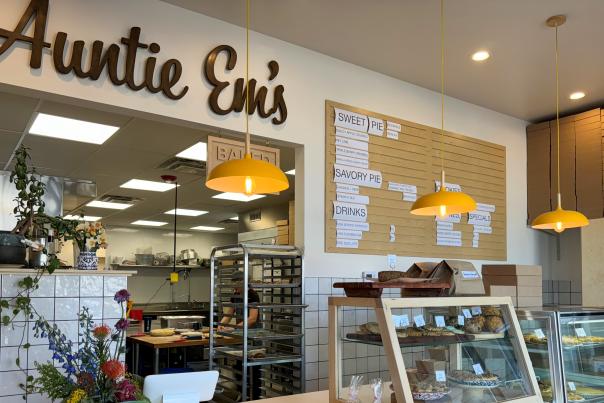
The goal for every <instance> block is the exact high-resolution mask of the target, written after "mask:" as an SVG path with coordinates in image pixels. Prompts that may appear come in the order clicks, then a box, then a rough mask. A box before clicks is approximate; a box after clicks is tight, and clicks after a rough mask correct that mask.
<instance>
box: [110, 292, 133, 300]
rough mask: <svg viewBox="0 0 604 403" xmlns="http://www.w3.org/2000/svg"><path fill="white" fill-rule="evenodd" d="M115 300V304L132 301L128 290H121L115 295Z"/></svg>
mask: <svg viewBox="0 0 604 403" xmlns="http://www.w3.org/2000/svg"><path fill="white" fill-rule="evenodd" d="M113 299H114V300H115V302H119V303H122V302H126V301H128V300H129V299H130V293H129V292H128V290H119V291H118V292H116V293H115V296H114V297H113Z"/></svg>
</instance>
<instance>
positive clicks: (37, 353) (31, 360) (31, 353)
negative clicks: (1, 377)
mask: <svg viewBox="0 0 604 403" xmlns="http://www.w3.org/2000/svg"><path fill="white" fill-rule="evenodd" d="M48 361H52V350H50V349H49V348H48V346H31V347H30V348H29V349H28V351H27V368H35V367H36V362H37V363H39V364H43V363H46V362H48Z"/></svg>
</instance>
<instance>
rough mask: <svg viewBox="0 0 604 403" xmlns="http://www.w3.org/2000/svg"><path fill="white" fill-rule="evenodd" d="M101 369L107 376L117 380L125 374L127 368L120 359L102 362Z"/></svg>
mask: <svg viewBox="0 0 604 403" xmlns="http://www.w3.org/2000/svg"><path fill="white" fill-rule="evenodd" d="M101 371H102V372H103V374H105V376H106V377H107V378H109V379H112V380H116V379H118V378H120V377H122V376H123V375H124V373H125V372H126V368H124V364H122V363H121V362H119V361H118V360H109V361H106V362H104V363H102V364H101Z"/></svg>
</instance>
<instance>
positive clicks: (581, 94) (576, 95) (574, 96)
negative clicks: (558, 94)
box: [569, 91, 585, 101]
mask: <svg viewBox="0 0 604 403" xmlns="http://www.w3.org/2000/svg"><path fill="white" fill-rule="evenodd" d="M584 97H585V93H584V92H583V91H577V92H573V93H572V94H570V96H569V98H570V99H572V100H573V101H576V100H577V99H581V98H584Z"/></svg>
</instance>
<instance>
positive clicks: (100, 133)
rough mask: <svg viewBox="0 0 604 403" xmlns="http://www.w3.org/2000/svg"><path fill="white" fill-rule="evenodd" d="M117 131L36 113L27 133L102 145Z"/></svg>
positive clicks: (90, 123)
mask: <svg viewBox="0 0 604 403" xmlns="http://www.w3.org/2000/svg"><path fill="white" fill-rule="evenodd" d="M119 129H120V128H119V127H116V126H109V125H102V124H100V123H92V122H86V121H84V120H77V119H70V118H64V117H62V116H54V115H47V114H45V113H38V115H36V119H35V120H34V123H33V124H32V125H31V128H30V129H29V133H30V134H33V135H36V136H45V137H53V138H57V139H63V140H72V141H80V142H83V143H91V144H103V143H104V142H105V141H107V139H108V138H109V137H111V136H112V135H113V134H114V133H115V132H116V131H118V130H119Z"/></svg>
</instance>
